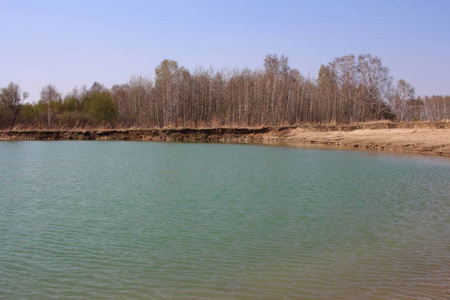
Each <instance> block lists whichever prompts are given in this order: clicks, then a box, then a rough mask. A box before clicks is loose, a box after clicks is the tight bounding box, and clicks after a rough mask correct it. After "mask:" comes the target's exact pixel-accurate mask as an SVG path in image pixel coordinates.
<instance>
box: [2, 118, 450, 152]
mask: <svg viewBox="0 0 450 300" xmlns="http://www.w3.org/2000/svg"><path fill="white" fill-rule="evenodd" d="M0 140H131V141H179V142H246V143H249V142H250V143H260V142H263V143H279V142H289V143H303V144H305V143H307V144H323V145H333V146H339V147H342V148H346V147H351V148H357V149H367V150H383V151H393V152H403V153H416V154H426V155H439V156H446V157H450V123H447V122H439V123H409V124H408V123H405V124H394V123H389V122H385V123H380V122H378V123H371V124H367V123H366V124H364V123H363V124H356V125H339V126H333V125H300V126H286V127H261V128H200V129H197V128H177V129H77V130H75V129H71V130H1V131H0Z"/></svg>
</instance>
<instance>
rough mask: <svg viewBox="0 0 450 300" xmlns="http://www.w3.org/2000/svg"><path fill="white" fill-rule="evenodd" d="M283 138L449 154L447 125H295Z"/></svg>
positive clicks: (449, 132) (364, 147)
mask: <svg viewBox="0 0 450 300" xmlns="http://www.w3.org/2000/svg"><path fill="white" fill-rule="evenodd" d="M283 139H284V140H286V141H290V142H299V143H313V144H327V145H337V146H341V147H352V148H359V149H369V150H384V151H394V152H403V153H418V154H428V155H440V156H448V157H450V128H394V129H357V130H352V131H320V130H314V129H312V130H311V129H303V128H295V129H291V130H289V131H288V132H287V133H286V134H285V135H284V137H283Z"/></svg>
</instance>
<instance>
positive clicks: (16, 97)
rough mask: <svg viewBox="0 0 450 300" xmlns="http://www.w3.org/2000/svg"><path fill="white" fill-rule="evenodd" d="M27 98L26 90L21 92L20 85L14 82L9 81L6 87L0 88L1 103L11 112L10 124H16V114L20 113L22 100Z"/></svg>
mask: <svg viewBox="0 0 450 300" xmlns="http://www.w3.org/2000/svg"><path fill="white" fill-rule="evenodd" d="M26 98H28V93H27V92H23V93H22V92H21V89H20V86H19V85H18V84H15V83H14V82H12V81H11V82H10V83H9V84H8V86H7V87H5V88H2V90H1V100H2V102H3V105H4V106H5V107H6V108H7V109H8V110H9V111H10V112H11V114H12V126H14V125H15V124H16V121H17V116H18V115H19V113H20V108H21V105H22V103H23V101H24V100H25V99H26Z"/></svg>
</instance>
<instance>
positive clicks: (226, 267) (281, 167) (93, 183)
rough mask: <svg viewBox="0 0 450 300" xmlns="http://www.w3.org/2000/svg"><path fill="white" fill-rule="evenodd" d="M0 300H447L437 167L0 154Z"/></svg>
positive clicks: (250, 150)
mask: <svg viewBox="0 0 450 300" xmlns="http://www.w3.org/2000/svg"><path fill="white" fill-rule="evenodd" d="M0 171H1V172H0V298H7V299H10V298H11V299H17V298H19V299H23V298H24V299H48V298H67V299H70V298H74V299H80V298H88V299H105V298H121V299H202V298H204V299H211V298H219V299H255V298H257V299H309V298H319V299H330V298H334V299H348V298H355V299H379V298H396V299H411V298H418V299H423V298H436V299H444V298H448V297H450V217H449V216H450V160H448V159H440V158H431V157H420V156H403V155H388V154H380V153H376V154H375V153H372V152H358V151H323V150H314V149H301V148H288V147H269V146H256V145H231V144H178V143H145V142H69V141H67V142H56V141H54V142H1V143H0Z"/></svg>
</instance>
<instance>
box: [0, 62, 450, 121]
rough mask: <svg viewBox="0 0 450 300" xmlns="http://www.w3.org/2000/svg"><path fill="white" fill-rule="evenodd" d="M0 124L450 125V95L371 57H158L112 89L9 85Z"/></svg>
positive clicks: (3, 90) (4, 91) (0, 103)
mask: <svg viewBox="0 0 450 300" xmlns="http://www.w3.org/2000/svg"><path fill="white" fill-rule="evenodd" d="M0 97H1V101H0V127H1V128H3V129H8V128H18V127H23V128H36V129H44V128H51V129H71V128H98V127H104V128H180V127H184V128H186V127H189V128H207V127H211V128H214V127H233V126H240V127H258V126H285V125H297V124H301V123H320V124H349V123H354V122H367V121H375V120H393V121H398V122H406V121H440V120H449V119H450V96H448V95H447V96H435V95H433V96H425V97H423V98H422V97H416V96H415V91H414V87H413V86H411V84H409V83H407V82H406V81H405V80H403V79H400V80H398V81H396V82H394V80H393V78H392V76H390V75H389V69H388V68H387V67H385V66H383V64H382V63H381V60H380V59H379V58H378V57H376V56H372V55H370V54H364V55H359V56H355V55H346V56H342V57H338V58H335V59H334V60H333V61H332V62H330V63H328V64H327V65H322V66H321V67H320V70H319V72H318V75H317V78H309V77H308V78H307V77H304V76H303V75H302V74H301V73H300V72H299V71H298V70H297V69H295V68H291V67H290V66H289V62H288V58H287V57H285V56H283V55H281V56H277V55H267V56H266V57H265V59H264V64H263V67H262V68H259V69H255V70H250V69H248V68H244V69H238V68H234V69H233V70H226V69H224V70H220V71H215V70H213V69H212V68H209V69H208V68H204V67H197V68H196V69H195V70H193V71H190V70H188V69H186V68H185V67H182V66H179V65H178V63H177V62H176V61H173V60H167V59H166V60H164V61H162V62H161V63H160V65H159V66H158V67H157V68H156V69H155V76H154V80H152V79H150V78H147V77H144V76H132V77H131V78H130V80H129V82H127V83H123V84H117V85H114V86H112V87H111V88H110V89H108V88H106V87H105V86H104V85H102V84H101V83H98V82H95V83H94V84H93V85H92V86H91V87H87V86H83V87H75V88H74V89H73V90H72V91H71V92H70V93H68V94H66V95H62V94H61V93H60V92H59V91H58V89H57V88H56V87H55V86H54V85H52V84H48V85H46V86H44V87H42V90H41V93H40V100H39V101H38V102H37V103H26V101H25V100H26V99H27V97H28V93H26V92H23V91H22V88H21V87H20V85H19V84H17V83H14V82H11V83H9V84H8V85H7V86H6V87H3V88H1V92H0Z"/></svg>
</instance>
